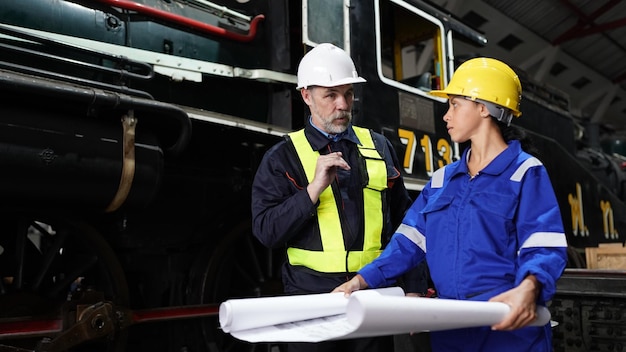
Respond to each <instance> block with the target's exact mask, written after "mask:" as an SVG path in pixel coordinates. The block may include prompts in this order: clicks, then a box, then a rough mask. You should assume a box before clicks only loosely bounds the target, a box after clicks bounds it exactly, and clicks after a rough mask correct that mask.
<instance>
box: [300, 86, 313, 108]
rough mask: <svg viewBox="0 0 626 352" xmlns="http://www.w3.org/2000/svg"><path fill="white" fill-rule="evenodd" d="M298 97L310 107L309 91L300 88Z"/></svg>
mask: <svg viewBox="0 0 626 352" xmlns="http://www.w3.org/2000/svg"><path fill="white" fill-rule="evenodd" d="M300 95H301V96H302V100H304V102H305V103H306V105H311V90H310V89H306V88H302V89H300Z"/></svg>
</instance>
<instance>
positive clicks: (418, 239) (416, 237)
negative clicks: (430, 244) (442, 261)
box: [396, 224, 426, 253]
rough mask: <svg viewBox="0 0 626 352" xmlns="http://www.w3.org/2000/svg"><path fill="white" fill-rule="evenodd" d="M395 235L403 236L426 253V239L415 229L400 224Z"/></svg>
mask: <svg viewBox="0 0 626 352" xmlns="http://www.w3.org/2000/svg"><path fill="white" fill-rule="evenodd" d="M396 233H399V234H402V235H404V237H406V238H408V239H409V241H411V242H413V243H415V245H417V246H418V247H420V249H421V250H422V251H423V252H424V253H426V237H425V236H424V235H422V233H421V232H419V231H418V230H417V229H416V228H415V227H412V226H408V225H405V224H401V225H400V226H399V227H398V229H397V230H396Z"/></svg>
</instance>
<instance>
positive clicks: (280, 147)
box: [252, 44, 411, 352]
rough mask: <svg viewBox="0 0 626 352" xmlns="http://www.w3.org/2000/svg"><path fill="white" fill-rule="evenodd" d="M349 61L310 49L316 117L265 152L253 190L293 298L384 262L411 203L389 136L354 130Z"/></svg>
mask: <svg viewBox="0 0 626 352" xmlns="http://www.w3.org/2000/svg"><path fill="white" fill-rule="evenodd" d="M363 82H365V79H363V78H362V77H359V75H358V73H357V71H356V68H355V66H354V63H353V62H352V59H351V58H350V56H349V55H348V54H347V53H346V52H345V51H343V50H342V49H340V48H338V47H336V46H334V45H332V44H320V45H318V46H317V47H315V48H314V49H312V50H311V51H310V52H308V53H307V54H306V55H305V56H304V57H303V58H302V61H301V62H300V65H299V67H298V87H297V89H299V90H300V93H301V95H302V99H303V100H304V102H305V103H306V104H307V105H308V107H309V109H310V111H311V115H310V118H309V121H308V122H307V123H306V126H305V127H304V129H302V130H299V131H296V132H293V133H290V134H289V135H288V136H286V138H285V140H284V141H281V142H279V143H277V144H276V145H275V146H273V147H272V148H271V149H270V150H268V152H267V153H266V154H265V156H264V158H263V160H262V162H261V164H260V166H259V169H258V171H257V173H256V176H255V179H254V183H253V186H252V216H253V226H254V235H255V236H256V237H257V238H258V239H259V240H260V241H261V242H262V243H263V244H264V245H265V246H267V247H270V248H278V247H286V250H287V260H286V262H285V263H284V265H283V268H282V279H283V284H284V290H285V292H286V293H288V294H303V293H325V292H330V291H332V290H333V289H334V288H335V287H337V286H338V285H339V284H341V283H343V282H346V281H347V280H350V279H351V278H352V277H353V276H354V275H355V273H356V272H357V271H358V270H359V269H360V268H362V267H363V266H364V265H365V264H367V263H369V262H371V261H372V260H373V259H374V258H376V257H377V256H378V255H379V254H380V252H381V251H382V249H383V247H384V246H385V244H386V243H387V241H388V240H389V238H390V235H391V234H393V232H394V230H395V229H396V227H397V225H399V224H400V221H401V219H402V217H403V215H404V212H405V210H406V209H407V208H408V207H409V205H410V203H411V199H410V197H409V195H408V193H407V191H406V188H405V186H404V183H403V180H402V177H401V175H400V172H399V171H398V170H399V167H398V161H397V157H396V156H395V154H394V150H393V149H392V146H391V144H390V142H389V141H388V140H387V139H386V138H385V137H384V136H383V135H381V134H379V133H375V132H373V131H370V130H368V129H364V128H359V127H356V126H353V125H352V124H351V121H352V114H351V111H352V104H353V101H354V90H353V86H352V85H353V84H357V83H363ZM390 339H391V338H373V339H357V340H345V341H335V342H323V343H320V344H290V345H289V346H288V348H289V352H293V351H339V350H341V351H390V350H392V348H391V347H390V345H389V344H387V343H388V342H389V341H390Z"/></svg>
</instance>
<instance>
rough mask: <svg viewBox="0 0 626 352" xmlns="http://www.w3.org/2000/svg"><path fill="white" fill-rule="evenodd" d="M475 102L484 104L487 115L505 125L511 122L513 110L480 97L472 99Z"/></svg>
mask: <svg viewBox="0 0 626 352" xmlns="http://www.w3.org/2000/svg"><path fill="white" fill-rule="evenodd" d="M472 100H474V101H476V102H479V103H481V104H484V105H485V106H486V107H487V110H488V111H489V115H491V116H492V117H493V118H495V119H496V120H498V121H500V122H503V123H505V124H506V125H507V126H509V125H510V124H511V120H512V119H513V112H512V111H511V110H510V109H507V108H505V107H502V106H499V105H497V104H494V103H492V102H489V101H485V100H482V99H472Z"/></svg>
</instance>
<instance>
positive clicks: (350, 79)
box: [296, 77, 367, 89]
mask: <svg viewBox="0 0 626 352" xmlns="http://www.w3.org/2000/svg"><path fill="white" fill-rule="evenodd" d="M365 82H367V81H366V80H365V78H363V77H348V78H344V79H340V80H337V81H333V84H330V85H326V84H319V83H318V84H309V85H304V84H303V85H299V86H297V87H296V89H307V88H309V87H326V88H330V87H338V86H343V85H346V84H353V83H365Z"/></svg>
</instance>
